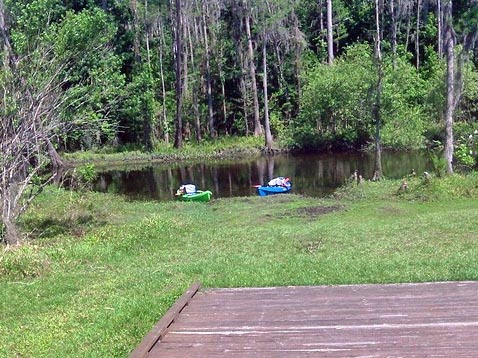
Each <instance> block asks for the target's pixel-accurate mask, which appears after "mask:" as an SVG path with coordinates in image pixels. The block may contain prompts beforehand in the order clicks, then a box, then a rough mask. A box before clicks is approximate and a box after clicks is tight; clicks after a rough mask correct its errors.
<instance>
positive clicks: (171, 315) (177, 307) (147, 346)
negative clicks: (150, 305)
mask: <svg viewBox="0 0 478 358" xmlns="http://www.w3.org/2000/svg"><path fill="white" fill-rule="evenodd" d="M200 287H201V284H200V283H199V282H197V283H194V284H193V285H191V287H189V288H188V289H187V291H186V292H184V293H183V294H182V296H181V297H180V298H179V299H178V300H177V301H176V302H175V303H174V305H172V306H171V308H170V309H169V310H168V311H167V312H166V314H165V315H164V316H163V317H162V318H161V319H160V320H159V322H158V323H156V325H155V326H154V327H153V329H152V330H151V331H149V333H148V334H147V335H146V337H144V338H143V340H142V341H141V343H140V344H139V345H138V346H137V347H136V348H135V350H134V351H133V352H131V355H130V357H131V358H143V357H146V356H147V355H148V353H149V351H150V350H151V349H152V348H153V347H154V346H155V345H156V344H157V343H158V342H160V341H161V340H162V339H163V337H164V336H165V335H166V333H167V332H168V329H169V327H171V325H172V324H173V322H174V320H175V319H177V318H178V317H179V315H180V314H181V312H182V311H183V309H184V308H185V307H186V306H187V305H188V304H189V302H191V300H192V298H193V297H194V295H195V294H196V293H197V292H198V290H199V288H200Z"/></svg>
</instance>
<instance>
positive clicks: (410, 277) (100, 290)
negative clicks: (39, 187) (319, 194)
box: [0, 175, 478, 357]
mask: <svg viewBox="0 0 478 358" xmlns="http://www.w3.org/2000/svg"><path fill="white" fill-rule="evenodd" d="M399 184H400V183H399V182H396V181H384V182H380V183H371V182H367V183H363V184H362V185H361V186H358V187H357V186H355V187H348V188H346V189H344V190H341V191H340V192H339V193H337V195H336V196H335V197H333V198H328V199H317V198H307V197H302V196H298V195H293V194H292V195H278V196H273V197H263V198H261V197H244V198H231V199H220V200H213V201H211V202H210V203H206V204H204V203H184V202H168V203H159V202H146V203H145V202H127V201H125V200H123V199H122V198H120V197H117V196H113V195H108V194H99V193H83V194H81V193H70V192H65V191H63V190H59V189H54V188H49V189H48V191H47V192H46V193H45V194H44V195H43V196H42V197H40V198H39V200H37V201H36V202H35V205H34V206H33V207H32V208H31V210H30V211H29V212H28V213H27V215H26V216H25V217H24V219H23V222H22V225H23V228H24V230H25V232H27V233H29V235H30V236H32V237H35V239H34V240H33V239H32V241H31V243H30V244H25V245H24V246H22V247H21V248H19V249H11V248H5V249H2V250H3V251H1V252H0V336H1V337H2V340H1V341H0V356H2V357H126V356H127V355H128V354H129V352H130V351H131V350H133V349H134V347H135V346H136V345H137V344H138V343H139V342H140V341H141V339H142V337H143V336H144V335H145V334H146V333H147V332H148V331H149V330H150V329H151V327H152V326H153V324H154V323H155V322H156V321H157V320H158V319H159V318H160V317H161V315H163V314H164V313H165V312H166V310H167V309H168V308H169V306H170V305H171V304H172V303H173V302H174V301H175V299H176V298H177V297H179V296H180V295H181V294H182V293H183V291H184V290H185V289H186V288H187V287H189V286H190V285H191V284H192V283H193V282H195V281H200V282H201V283H202V285H203V286H206V287H252V286H282V285H323V284H326V285H335V284H354V283H388V282H422V281H444V280H477V279H478V245H477V239H478V220H477V217H478V176H476V175H471V176H468V177H449V178H447V179H441V180H438V179H433V180H432V182H424V181H423V180H421V179H411V180H410V182H409V191H408V192H406V193H404V194H401V195H397V194H396V191H397V188H398V186H399Z"/></svg>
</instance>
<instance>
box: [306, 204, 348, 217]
mask: <svg viewBox="0 0 478 358" xmlns="http://www.w3.org/2000/svg"><path fill="white" fill-rule="evenodd" d="M343 209H344V206H342V205H331V206H307V207H304V208H299V209H297V213H298V214H299V216H302V217H307V218H310V219H315V218H317V217H319V216H322V215H325V214H330V213H333V212H334V211H339V210H343Z"/></svg>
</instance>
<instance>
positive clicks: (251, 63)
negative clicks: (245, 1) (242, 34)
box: [244, 14, 262, 137]
mask: <svg viewBox="0 0 478 358" xmlns="http://www.w3.org/2000/svg"><path fill="white" fill-rule="evenodd" d="M244 20H245V26H246V35H247V49H248V56H249V74H250V77H251V90H252V100H253V106H254V108H253V110H254V135H255V136H256V137H258V136H260V135H262V127H261V121H260V118H259V95H258V93H257V80H256V66H255V61H254V48H253V46H252V35H251V24H250V21H251V17H250V14H247V15H246V17H245V19H244Z"/></svg>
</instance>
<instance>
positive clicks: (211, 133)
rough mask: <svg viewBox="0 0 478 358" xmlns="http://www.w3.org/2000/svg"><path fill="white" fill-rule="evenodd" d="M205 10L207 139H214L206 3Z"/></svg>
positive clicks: (205, 4) (207, 10)
mask: <svg viewBox="0 0 478 358" xmlns="http://www.w3.org/2000/svg"><path fill="white" fill-rule="evenodd" d="M204 6H205V9H203V32H204V33H203V36H204V51H205V56H206V91H207V108H208V114H209V137H210V138H215V137H216V130H215V128H214V109H213V107H212V84H211V65H210V53H209V39H208V31H207V24H206V17H207V16H209V9H208V7H207V3H206V2H204Z"/></svg>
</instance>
